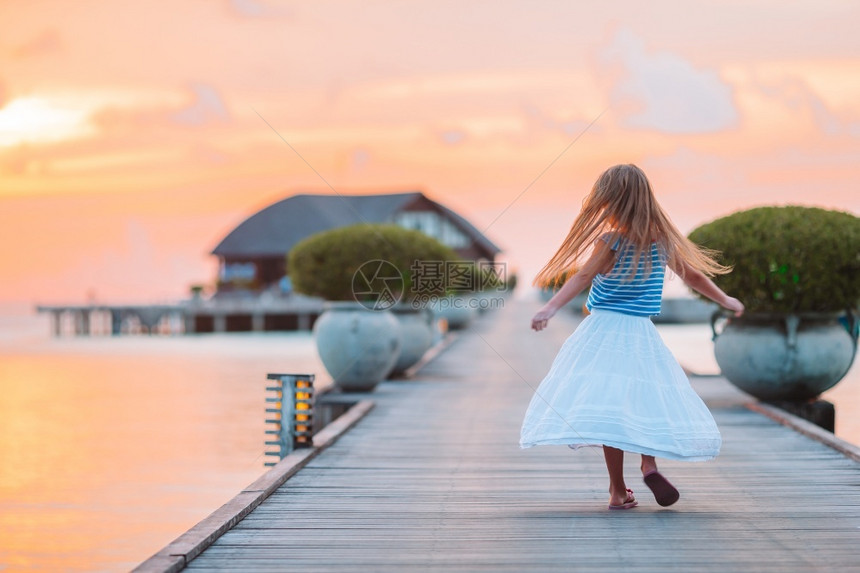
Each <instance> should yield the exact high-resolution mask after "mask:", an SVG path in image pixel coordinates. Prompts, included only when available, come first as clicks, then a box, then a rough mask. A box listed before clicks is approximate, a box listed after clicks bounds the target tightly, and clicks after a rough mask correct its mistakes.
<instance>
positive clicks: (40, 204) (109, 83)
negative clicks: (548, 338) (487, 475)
mask: <svg viewBox="0 0 860 573" xmlns="http://www.w3.org/2000/svg"><path fill="white" fill-rule="evenodd" d="M858 23H860V3H857V2H853V1H848V0H844V1H835V0H831V1H828V0H814V1H813V0H810V1H800V2H785V1H784V0H781V1H770V0H767V1H755V0H752V1H746V0H744V1H739V0H737V1H736V0H719V1H717V0H714V1H702V2H677V1H672V2H669V1H656V2H639V1H627V0H625V1H599V2H597V1H595V2H571V1H569V0H565V1H554V2H550V1H532V2H527V1H525V0H522V1H512V0H495V1H486V2H484V1H463V0H460V1H456V2H454V1H444V0H434V1H428V0H399V1H394V0H392V1H379V0H364V1H360V2H359V1H340V0H337V1H335V0H331V1H329V0H322V1H320V0H317V1H314V2H276V1H268V2H266V1H263V0H233V1H227V0H222V1H216V0H187V1H185V0H181V1H175V2H158V1H152V0H146V1H129V0H122V1H106V0H104V1H95V0H81V1H75V2H65V1H59V0H57V1H41V0H27V1H16V0H4V1H3V2H2V3H0V244H2V247H0V269H2V274H0V276H2V280H0V301H25V302H43V303H47V302H83V301H85V300H87V299H88V298H94V299H96V300H101V301H114V302H119V301H141V302H144V301H164V300H175V299H179V298H182V297H184V296H185V295H186V293H187V291H188V287H189V285H191V284H194V283H206V284H211V283H213V281H214V279H215V265H214V259H213V257H211V256H210V255H209V251H211V249H212V248H213V247H214V246H215V245H216V244H217V243H218V241H219V240H220V239H221V238H222V236H223V235H224V234H225V233H227V232H229V231H230V230H231V229H232V228H233V227H234V226H235V225H237V224H238V223H240V222H241V221H242V220H244V219H245V218H246V217H247V216H249V215H251V214H253V213H254V212H255V211H257V210H258V209H260V208H262V207H264V206H266V205H268V204H270V203H272V202H275V201H277V200H279V199H282V198H284V197H286V196H289V195H291V194H293V193H297V192H324V193H333V192H334V191H332V189H331V188H334V190H336V191H337V192H338V193H341V194H353V193H365V192H390V191H402V190H413V189H421V190H423V191H424V192H425V193H426V194H428V195H429V196H430V197H431V198H433V199H435V200H437V201H439V202H441V203H443V204H445V205H447V206H449V207H451V208H453V209H455V210H457V211H458V212H460V213H461V214H463V215H464V216H466V217H467V218H469V219H470V220H471V221H472V222H473V223H474V224H475V225H476V226H477V227H478V228H479V229H481V230H485V231H486V234H487V235H488V236H489V237H490V238H491V239H492V240H493V241H494V242H496V243H497V244H498V245H499V246H500V247H501V248H502V249H504V251H505V258H506V260H507V261H508V262H509V264H510V265H511V266H514V267H517V268H518V269H519V270H520V271H521V273H522V277H521V278H522V279H523V281H524V282H526V283H528V282H530V281H531V278H532V277H533V276H534V274H535V272H536V271H537V270H538V269H539V267H540V266H541V265H542V263H543V262H544V261H545V260H546V259H547V258H548V257H549V256H550V255H551V254H552V252H553V251H554V250H555V248H556V247H557V245H558V243H559V242H560V241H561V239H562V238H563V236H564V234H565V233H566V231H567V228H568V227H569V225H570V222H571V221H572V219H573V217H574V216H575V214H576V212H577V211H578V208H579V205H580V203H581V201H582V198H583V196H584V195H585V194H586V193H587V192H588V190H589V188H590V186H591V184H592V182H593V181H594V179H595V178H596V177H597V176H598V175H599V173H600V172H601V171H602V170H603V169H604V168H606V167H608V166H609V165H612V164H615V163H621V162H625V163H626V162H634V163H637V164H639V165H640V166H641V167H643V168H644V169H645V171H646V172H647V173H648V175H649V177H650V178H651V180H652V183H653V184H654V186H655V189H656V192H657V194H658V197H659V199H660V201H661V202H662V204H663V206H664V207H665V208H666V209H667V210H668V211H669V213H670V214H671V215H672V217H673V218H674V220H675V222H676V223H677V224H678V226H679V227H680V228H681V229H682V230H683V231H685V232H686V231H689V230H691V229H692V228H693V227H695V226H696V225H698V224H700V223H703V222H706V221H709V220H711V219H714V218H716V217H718V216H721V215H725V214H728V213H730V212H732V211H736V210H739V209H742V208H746V207H750V206H755V205H762V204H785V203H793V204H807V205H817V206H824V207H832V208H838V209H842V210H846V211H850V212H853V213H855V214H857V213H858V212H860V193H858V181H860V34H859V33H858V32H857V24H858ZM601 114H602V115H601ZM595 120H596V121H595ZM592 122H594V123H593V125H592V126H591V127H590V128H588V129H587V130H586V128H587V126H589V124H591V123H592ZM270 125H271V127H270ZM583 130H585V131H584V132H583ZM577 137H579V139H578V140H576V138H577ZM282 138H283V139H282ZM284 140H286V142H287V143H288V144H287V143H285V141H284ZM574 140H576V141H575V143H574ZM571 144H572V145H571ZM291 147H292V148H291ZM565 149H567V150H566V151H564V150H565ZM294 150H295V151H294ZM562 152H564V153H562ZM560 154H561V156H560V157H559V155H560ZM556 158H557V161H555V162H554V163H553V161H554V160H556ZM547 168H548V169H547ZM541 174H542V175H541ZM536 178H537V179H536ZM329 185H330V186H331V188H330V187H329Z"/></svg>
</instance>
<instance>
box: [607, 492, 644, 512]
mask: <svg viewBox="0 0 860 573" xmlns="http://www.w3.org/2000/svg"><path fill="white" fill-rule="evenodd" d="M637 505H639V502H638V501H636V498H635V497H633V490H632V489H628V490H627V499H625V500H624V503H622V504H621V505H612V504H609V505H608V506H607V507H608V508H609V509H630V508H633V507H636V506H637Z"/></svg>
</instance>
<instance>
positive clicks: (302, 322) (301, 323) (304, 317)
mask: <svg viewBox="0 0 860 573" xmlns="http://www.w3.org/2000/svg"><path fill="white" fill-rule="evenodd" d="M296 319H297V321H298V330H310V329H311V315H309V314H307V313H299V314H298V316H297V317H296Z"/></svg>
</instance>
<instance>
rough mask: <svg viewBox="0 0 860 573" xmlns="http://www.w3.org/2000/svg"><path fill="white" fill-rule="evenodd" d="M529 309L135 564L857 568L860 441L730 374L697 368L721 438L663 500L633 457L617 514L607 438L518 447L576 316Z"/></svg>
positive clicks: (494, 317) (687, 466)
mask: <svg viewBox="0 0 860 573" xmlns="http://www.w3.org/2000/svg"><path fill="white" fill-rule="evenodd" d="M535 309H536V306H535V305H532V304H530V303H523V302H518V301H508V302H507V303H506V307H505V308H504V309H502V310H499V311H495V312H492V313H487V314H485V315H483V316H482V317H481V318H480V320H479V321H478V322H477V323H476V324H475V325H474V326H473V327H472V328H471V329H470V330H468V331H465V332H463V333H462V334H461V335H460V337H459V338H458V339H457V340H456V341H455V342H454V343H453V344H452V345H451V347H450V348H448V349H447V350H446V351H445V352H443V353H442V354H440V355H439V357H438V358H436V359H435V360H434V361H433V362H431V363H430V364H428V365H427V366H425V367H424V368H423V369H421V370H420V372H419V374H418V376H417V377H416V378H415V379H412V380H408V381H392V382H386V383H384V384H382V385H380V386H379V387H378V388H377V390H376V391H375V392H374V393H372V394H369V395H360V396H357V398H361V399H371V400H373V401H374V402H375V407H374V408H373V409H372V410H371V411H370V412H369V413H368V414H367V415H366V416H365V417H364V418H363V419H361V420H360V421H359V422H358V423H357V425H356V426H355V427H354V428H353V429H352V430H350V431H349V432H347V433H345V434H344V435H343V436H342V437H341V438H340V439H339V440H337V441H336V442H335V443H334V444H333V445H331V446H329V447H328V448H327V449H325V450H323V451H321V452H320V453H318V455H316V457H313V459H311V460H310V461H309V462H308V463H307V465H305V466H304V467H303V468H302V469H301V470H300V471H297V472H296V473H295V475H292V474H290V475H292V477H290V479H289V480H287V481H286V482H285V483H283V485H280V487H276V488H274V492H273V493H272V494H271V495H269V496H268V497H267V498H266V499H265V500H264V501H262V503H261V504H260V505H259V506H257V507H256V509H254V510H253V511H250V513H249V514H248V515H247V516H246V517H244V519H241V515H244V513H243V514H241V515H239V516H238V517H237V515H234V512H233V510H229V511H228V506H229V504H228V506H225V508H222V510H220V511H221V513H218V512H216V513H215V514H213V517H211V518H210V521H212V520H215V521H218V520H223V521H224V524H226V525H225V527H223V528H222V529H226V528H228V527H229V526H232V529H230V530H229V531H227V532H226V533H225V534H223V535H221V536H220V537H218V538H217V539H216V540H215V541H214V543H211V541H212V539H214V538H215V537H217V535H215V534H211V533H209V534H208V538H207V537H206V536H207V530H206V527H201V528H198V529H195V530H192V532H189V534H186V535H185V536H183V537H181V538H180V539H179V540H177V542H176V543H174V544H171V545H170V546H168V547H166V548H165V549H164V550H163V551H162V552H160V553H159V554H157V555H156V556H154V557H153V559H151V560H150V561H147V562H146V563H144V564H142V566H141V567H140V570H142V571H156V570H177V569H181V568H182V567H183V566H187V568H188V569H189V570H197V571H301V572H307V571H314V572H315V573H322V572H327V571H332V572H334V571H337V572H345V571H356V572H362V573H363V572H368V571H373V572H387V571H391V572H395V571H396V572H403V571H510V572H525V571H589V572H590V571H606V572H615V571H624V572H625V573H629V572H655V573H656V572H662V571H684V572H698V571H713V572H720V573H723V572H727V571H732V572H734V571H755V572H766V571H773V572H780V573H784V572H793V571H797V572H800V571H803V572H807V571H834V572H835V571H839V572H847V571H860V543H858V540H860V464H858V462H857V461H856V460H857V459H860V454H858V452H860V450H858V449H857V448H855V447H853V446H851V445H850V444H844V443H842V446H843V448H842V451H841V452H840V451H837V450H836V449H833V448H832V447H829V446H828V445H826V444H824V443H822V442H821V441H819V440H816V439H811V438H810V437H808V436H806V435H804V434H802V433H800V432H798V431H796V430H795V429H792V428H790V427H787V426H785V425H783V424H780V423H778V422H776V421H773V420H772V419H770V418H768V417H766V416H765V415H762V413H760V412H757V411H753V410H752V409H750V408H749V407H748V406H747V403H748V400H749V398H747V397H746V396H745V395H743V394H741V393H740V392H738V391H736V390H734V389H733V387H731V386H730V385H729V384H728V383H727V382H726V381H725V380H723V379H721V378H718V377H703V378H695V379H694V380H693V383H694V387H695V388H696V390H697V391H698V392H699V393H700V394H701V395H702V396H703V398H704V399H705V400H706V402H707V403H708V404H709V406H710V407H711V409H712V411H713V412H714V415H715V417H716V419H717V422H718V424H719V426H720V429H721V431H722V434H723V442H724V443H723V449H722V453H721V455H720V456H719V457H718V458H717V459H716V460H715V461H712V462H706V463H683V462H671V461H665V460H663V461H661V462H660V467H661V470H662V471H663V472H664V473H665V474H666V475H667V476H668V477H669V478H670V479H671V480H672V481H673V482H674V483H675V485H676V486H677V487H678V488H679V489H680V491H681V500H680V501H679V502H678V503H677V504H675V505H673V506H671V507H669V508H662V507H660V506H658V505H657V504H656V502H655V501H654V499H653V497H652V496H651V494H650V492H649V491H648V489H647V488H646V487H645V486H644V484H643V483H642V481H641V479H640V477H639V475H640V474H639V471H638V458H637V457H636V456H628V457H627V460H626V466H627V480H628V484H627V485H628V487H631V488H632V489H633V490H634V491H635V492H636V497H637V498H638V499H639V501H640V505H639V507H636V508H634V509H631V510H628V511H618V512H610V511H607V509H606V504H607V501H608V493H607V487H608V482H607V477H606V469H605V466H604V462H603V456H602V453H601V451H600V450H599V449H585V450H580V451H577V452H572V451H571V450H569V449H567V448H565V447H540V448H533V449H530V450H520V449H519V447H518V437H519V427H520V423H521V420H522V415H523V413H524V411H525V408H526V405H527V403H528V400H529V399H530V397H531V395H532V392H533V390H534V388H535V387H536V386H537V384H538V383H539V382H540V380H541V378H542V377H543V375H544V374H545V372H546V371H547V369H548V367H549V365H550V363H551V361H552V359H553V357H554V356H555V354H556V352H557V350H558V348H559V347H560V346H561V344H562V342H563V341H564V339H565V338H566V336H567V335H568V334H569V333H570V332H571V331H572V329H573V327H574V326H575V322H576V320H577V319H576V318H574V317H573V316H572V315H567V314H561V315H559V316H557V317H556V318H555V319H554V321H553V322H551V324H550V327H549V329H548V330H545V331H543V332H541V333H534V332H531V331H530V330H529V329H528V326H529V318H530V316H531V315H532V313H533V311H534V310H535ZM788 419H791V418H790V416H789V418H788ZM816 431H818V432H819V434H818V436H819V438H820V437H821V436H825V438H824V439H825V440H826V435H825V434H824V433H823V431H821V430H815V429H812V430H810V431H809V433H810V434H812V435H816V434H815V432H816ZM832 441H834V442H839V441H838V440H835V439H834V440H832ZM852 456H854V457H853V458H852ZM658 461H659V460H658ZM276 469H277V468H276ZM273 471H274V470H273ZM282 471H283V468H282ZM261 481H263V482H265V481H266V478H262V479H261ZM254 489H255V488H249V490H254ZM249 490H246V492H243V493H242V494H240V497H237V498H236V499H235V500H234V501H233V502H231V503H233V506H232V507H235V506H236V504H239V505H240V506H241V505H242V503H241V499H242V498H241V495H248V494H249V493H252V492H250V491H249ZM255 505H256V504H255ZM246 513H247V511H246ZM231 516H232V517H231ZM240 519H241V520H240ZM237 521H238V523H236V522H237ZM210 543H211V544H210ZM201 550H202V553H200V554H199V555H198V553H199V552H200V551H201Z"/></svg>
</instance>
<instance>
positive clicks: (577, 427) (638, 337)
mask: <svg viewBox="0 0 860 573" xmlns="http://www.w3.org/2000/svg"><path fill="white" fill-rule="evenodd" d="M721 441H722V440H721V438H720V431H719V430H718V429H717V424H716V422H715V421H714V418H713V416H711V413H710V411H709V410H708V407H707V406H705V403H704V402H702V399H701V398H699V396H698V395H697V394H696V393H695V392H694V391H693V389H692V388H691V387H690V382H689V380H688V379H687V376H686V374H684V371H683V369H682V368H681V366H680V365H679V364H678V362H677V360H675V357H674V356H672V353H671V352H670V351H669V349H668V348H666V345H665V344H664V343H663V340H662V339H661V338H660V335H659V333H658V332H657V329H656V328H655V327H654V325H653V324H652V323H651V320H650V319H648V318H646V317H638V316H631V315H627V314H622V313H619V312H613V311H608V310H598V309H595V310H594V312H593V313H592V314H591V315H589V316H587V317H586V318H585V320H583V321H582V323H580V325H579V327H578V328H577V329H576V331H574V333H573V334H571V335H570V337H569V338H568V339H567V341H565V343H564V345H563V346H562V347H561V350H559V352H558V356H556V358H555V361H554V362H553V363H552V367H551V368H550V371H549V373H548V374H547V375H546V378H544V380H543V382H541V384H540V386H539V387H538V389H537V391H536V392H535V394H534V396H533V397H532V400H531V403H530V404H529V407H528V410H527V411H526V415H525V419H524V420H523V427H522V432H521V435H520V447H523V448H530V447H532V446H538V445H548V444H563V445H568V446H570V447H572V448H579V447H583V446H598V445H606V446H612V447H614V448H618V449H621V450H625V451H627V452H634V453H639V454H648V455H652V456H658V457H661V458H668V459H673V460H684V461H704V460H710V459H713V458H715V457H716V456H717V454H719V452H720V444H721Z"/></svg>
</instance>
